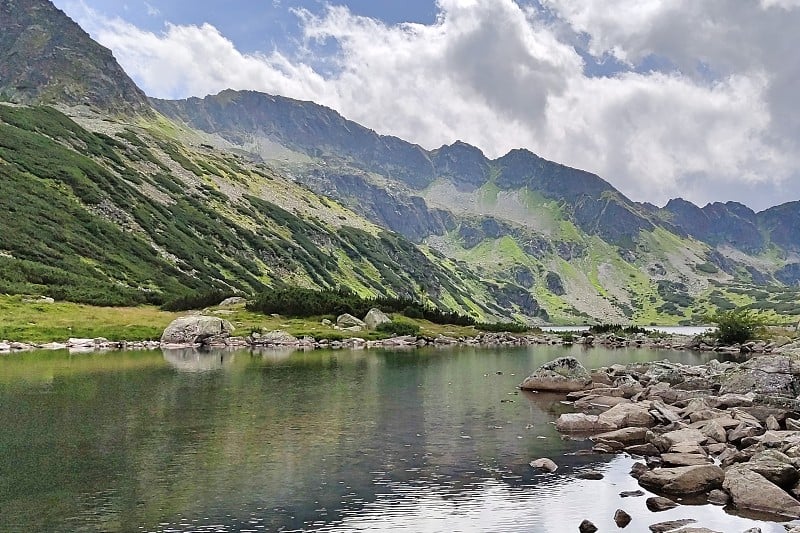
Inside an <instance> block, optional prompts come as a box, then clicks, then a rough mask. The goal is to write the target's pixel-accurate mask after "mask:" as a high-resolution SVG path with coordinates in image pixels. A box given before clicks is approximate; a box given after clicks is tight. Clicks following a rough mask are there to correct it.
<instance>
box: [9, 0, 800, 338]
mask: <svg viewBox="0 0 800 533" xmlns="http://www.w3.org/2000/svg"><path fill="white" fill-rule="evenodd" d="M0 23H1V25H2V26H1V27H2V28H3V32H2V33H1V34H0V40H1V41H0V42H2V45H3V46H2V48H0V50H2V51H0V94H1V95H2V98H1V99H2V100H6V101H7V103H0V228H2V229H3V231H2V232H0V291H3V292H8V293H34V294H46V295H49V296H53V297H56V298H62V299H68V300H73V301H78V302H87V303H102V304H113V305H117V304H133V303H143V302H151V303H160V302H164V301H167V300H169V299H172V298H176V297H180V296H181V295H185V294H189V293H199V292H204V291H208V290H209V289H222V290H235V291H239V292H241V293H244V294H253V293H256V292H258V291H261V290H262V289H264V288H266V287H286V286H303V287H309V288H318V289H325V288H331V289H333V288H338V287H347V288H349V289H351V290H353V291H354V292H356V293H358V294H361V295H364V296H368V295H373V296H401V297H407V298H412V299H418V300H423V301H425V302H426V303H429V304H431V305H434V306H437V307H439V308H442V309H447V310H453V311H457V312H460V313H467V314H471V315H473V316H475V317H477V318H480V319H484V320H491V319H493V318H500V317H502V318H514V319H519V320H526V321H534V322H540V323H541V322H544V321H552V322H556V323H574V322H576V321H616V322H630V321H634V322H637V323H644V324H647V323H656V322H658V323H692V322H700V321H702V320H703V319H704V317H705V316H706V314H707V313H708V312H709V311H710V310H713V309H718V308H722V309H727V308H732V307H735V306H742V305H745V306H750V307H753V308H757V309H761V310H763V311H764V312H766V313H768V314H770V316H772V317H774V318H775V319H776V320H780V319H781V317H782V316H785V315H798V314H800V305H798V304H797V296H798V290H797V284H798V279H800V260H798V248H800V246H799V245H800V242H798V237H797V235H796V232H795V230H794V229H795V228H796V227H798V226H797V222H798V209H799V206H798V205H796V204H785V205H784V206H778V207H776V208H773V209H771V210H767V211H764V212H762V213H754V212H752V211H750V210H749V209H747V208H746V207H745V206H741V205H739V204H730V203H729V204H712V205H711V206H706V207H705V208H698V207H696V206H693V205H692V204H689V203H688V202H683V201H681V200H675V201H673V202H670V204H668V205H667V206H665V207H664V208H661V209H660V208H657V207H655V206H651V205H647V204H639V203H636V202H632V201H631V200H629V199H628V198H626V197H625V196H624V195H623V194H622V193H621V192H620V191H618V190H616V189H615V188H614V187H613V186H612V185H611V184H609V183H608V182H607V181H605V180H603V179H602V178H600V177H599V176H596V175H594V174H591V173H589V172H585V171H582V170H579V169H574V168H570V167H567V166H564V165H560V164H558V163H555V162H551V161H547V160H545V159H543V158H541V157H539V156H537V155H536V154H534V153H532V152H530V151H528V150H523V149H520V150H513V151H511V152H509V153H508V154H506V155H504V156H503V157H500V158H497V159H490V158H487V157H486V156H485V155H484V154H483V153H482V152H481V151H480V150H479V149H478V148H475V147H473V146H470V145H468V144H466V143H463V142H455V143H453V144H451V145H447V146H442V147H440V148H438V149H436V150H426V149H424V148H422V147H420V146H418V145H415V144H413V143H409V142H406V141H404V140H402V139H399V138H396V137H391V136H385V135H380V134H378V133H376V132H374V131H372V130H370V129H368V128H365V127H363V126H361V125H359V124H357V123H355V122H352V121H349V120H347V119H346V118H344V117H342V116H341V115H340V114H338V113H337V112H335V111H333V110H331V109H328V108H325V107H323V106H319V105H317V104H314V103H311V102H301V101H297V100H291V99H288V98H283V97H280V96H271V95H266V94H261V93H256V92H252V91H230V90H229V91H223V92H222V93H220V94H218V95H216V96H208V97H206V98H203V99H199V98H191V99H188V100H182V101H165V100H156V99H150V100H148V99H147V98H146V97H145V96H144V95H143V94H142V92H141V91H140V90H139V89H138V88H137V87H136V86H135V84H134V83H133V82H132V81H131V80H130V78H129V77H128V76H127V75H126V74H125V73H124V71H122V69H120V67H119V65H118V64H117V63H116V61H115V60H114V59H113V56H112V55H111V53H110V52H109V51H108V50H107V49H105V48H103V47H102V46H100V45H98V44H97V43H95V42H93V41H92V40H91V39H90V38H89V36H88V35H86V33H85V32H83V31H82V30H81V29H80V28H79V27H78V26H77V25H76V24H75V23H74V22H72V21H71V20H69V19H68V18H67V17H66V16H65V15H64V14H63V13H62V12H61V11H59V10H57V9H55V8H54V7H53V6H52V4H50V3H49V2H46V1H44V0H14V1H11V0H0ZM46 104H50V105H53V106H55V107H48V106H47V105H46Z"/></svg>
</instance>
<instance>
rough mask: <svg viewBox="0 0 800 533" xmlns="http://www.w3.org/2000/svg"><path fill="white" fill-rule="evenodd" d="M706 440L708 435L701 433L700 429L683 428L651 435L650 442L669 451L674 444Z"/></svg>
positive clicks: (698, 443) (698, 442)
mask: <svg viewBox="0 0 800 533" xmlns="http://www.w3.org/2000/svg"><path fill="white" fill-rule="evenodd" d="M707 440H708V437H706V436H705V435H703V433H702V432H700V430H697V429H694V428H684V429H678V430H675V431H669V432H667V433H664V434H662V435H651V437H650V442H652V443H653V444H655V445H656V447H657V448H658V449H659V450H661V451H662V452H666V451H669V450H670V449H671V448H672V447H673V446H675V445H676V444H681V443H685V442H689V443H692V444H696V445H700V444H703V443H704V442H706V441H707Z"/></svg>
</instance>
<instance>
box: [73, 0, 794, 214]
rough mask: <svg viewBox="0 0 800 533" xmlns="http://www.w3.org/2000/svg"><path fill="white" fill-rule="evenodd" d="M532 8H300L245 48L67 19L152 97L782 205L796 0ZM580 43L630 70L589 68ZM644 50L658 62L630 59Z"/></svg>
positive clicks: (567, 3) (620, 1) (790, 162)
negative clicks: (241, 104)
mask: <svg viewBox="0 0 800 533" xmlns="http://www.w3.org/2000/svg"><path fill="white" fill-rule="evenodd" d="M542 3H543V4H544V5H545V6H546V7H547V8H548V9H549V13H548V14H547V16H544V15H543V14H541V13H539V12H538V11H537V10H536V9H535V8H533V7H530V6H527V7H521V6H520V5H519V4H518V3H516V2H515V1H513V0H438V2H437V5H438V8H439V16H438V18H437V20H436V21H435V22H434V23H433V24H429V25H422V24H400V25H387V24H384V23H383V22H381V21H378V20H374V19H370V18H366V17H360V16H356V15H354V14H353V13H351V12H350V11H349V10H348V9H347V8H345V7H336V6H329V7H327V8H326V9H325V10H323V11H322V12H321V13H316V14H315V13H311V12H309V11H305V10H298V11H296V14H297V16H298V19H299V22H300V24H301V27H302V30H303V41H302V43H301V50H300V51H299V52H298V51H296V50H295V51H287V50H278V49H276V50H271V51H265V52H263V53H260V54H245V53H242V52H241V51H239V50H238V49H237V48H236V46H235V45H234V44H233V43H232V42H231V41H230V40H229V39H228V38H226V37H225V36H223V35H222V34H221V33H220V32H219V31H218V30H217V29H216V28H215V27H213V26H212V25H210V24H204V25H202V26H181V25H175V24H170V25H167V26H166V27H165V28H164V30H163V31H162V32H160V33H152V32H147V31H143V30H142V29H140V28H137V27H135V26H133V25H131V24H129V23H127V22H125V21H122V20H119V19H115V20H109V19H106V18H103V17H101V16H99V15H97V14H96V13H94V12H92V11H91V10H90V9H88V8H86V7H85V6H83V5H82V4H74V5H73V9H72V15H73V16H74V17H76V18H77V19H78V20H79V22H80V23H81V24H82V25H83V26H84V28H86V29H87V31H89V32H90V33H91V34H92V35H93V36H94V37H95V38H97V39H98V40H99V41H100V42H101V43H103V44H104V45H106V46H108V47H109V48H111V49H112V50H113V51H114V54H115V55H116V56H117V58H118V59H119V61H120V63H121V64H122V65H123V67H124V68H125V69H126V70H127V71H128V72H129V73H130V74H131V75H132V77H133V78H134V79H135V80H136V81H137V82H138V83H139V84H140V85H142V87H143V88H144V89H145V91H146V92H147V93H148V94H150V95H153V96H158V97H167V98H179V97H186V96H204V95H206V94H210V93H216V92H218V91H220V90H222V89H225V88H234V89H255V90H262V91H265V92H269V93H275V94H282V95H285V96H289V97H293V98H299V99H308V100H313V101H316V102H318V103H321V104H324V105H328V106H330V107H333V108H335V109H337V110H338V111H340V112H341V113H342V114H344V115H345V116H346V117H348V118H351V119H353V120H356V121H357V122H360V123H362V124H364V125H366V126H368V127H371V128H374V129H375V130H377V131H379V132H381V133H387V134H392V135H397V136H399V137H402V138H405V139H408V140H410V141H413V142H417V143H419V144H421V145H423V146H425V147H426V148H435V147H438V146H440V145H441V144H444V143H450V142H453V141H454V140H456V139H461V140H464V141H466V142H469V143H472V144H474V145H476V146H478V147H480V148H481V149H483V150H484V151H485V152H486V153H487V154H488V155H490V156H495V157H496V156H500V155H502V154H504V153H505V152H507V151H508V150H510V149H512V148H517V147H526V148H529V149H531V150H532V151H534V152H536V153H538V154H539V155H541V156H543V157H546V158H549V159H552V160H555V161H558V162H562V163H565V164H568V165H572V166H576V167H579V168H584V169H587V170H590V171H593V172H596V173H598V174H599V175H601V176H603V177H604V178H606V179H607V180H609V181H610V182H611V183H612V184H613V185H615V186H616V187H617V188H619V189H621V190H622V192H623V193H625V194H627V195H629V196H631V197H632V198H633V199H635V200H641V201H651V202H654V203H663V202H665V201H666V200H667V199H668V198H670V197H674V196H684V197H686V198H688V199H690V200H693V201H695V202H698V203H705V202H706V201H712V200H727V199H733V200H740V201H745V202H746V203H748V204H749V205H751V206H753V207H756V208H762V207H766V206H767V205H771V204H774V203H778V202H779V201H785V200H787V199H796V198H791V197H789V198H787V194H786V192H787V191H792V193H793V191H794V188H796V187H797V185H799V184H800V183H798V181H800V174H798V173H797V171H796V170H795V169H796V168H798V163H799V162H800V161H798V159H799V158H798V156H797V155H795V154H798V153H800V150H798V148H799V146H798V144H800V142H798V141H800V113H798V112H797V111H796V110H795V103H794V101H795V94H796V87H798V86H799V85H798V83H800V54H797V53H796V47H797V45H798V44H800V43H798V39H797V38H796V37H795V33H796V32H794V30H793V28H797V27H800V9H796V8H797V4H798V2H797V1H795V0H746V1H745V0H743V1H742V2H735V3H731V2H727V1H724V0H709V1H708V2H691V1H690V0H671V1H669V2H668V1H666V0H617V1H615V2H610V3H603V4H602V6H601V5H600V4H598V3H597V2H585V1H582V0H543V2H542ZM565 28H566V29H567V31H566V32H565ZM567 34H569V35H567ZM581 39H583V42H585V43H588V44H586V50H585V51H583V52H585V53H588V54H590V55H591V56H594V57H596V58H602V57H607V56H609V55H611V56H613V57H614V58H616V59H617V60H618V61H620V62H621V64H623V65H627V70H624V71H623V72H617V73H615V74H613V75H606V76H602V77H591V76H588V75H587V74H586V72H587V70H588V69H586V68H585V67H586V65H585V64H584V59H583V58H582V56H581V54H579V53H578V51H576V49H575V44H574V43H576V42H580V41H581ZM320 50H324V51H326V53H327V54H329V55H327V56H326V57H324V58H320V57H319V55H318V53H319V51H320ZM331 50H333V51H332V52H331ZM652 57H659V58H663V59H664V60H665V61H663V63H665V64H668V65H670V68H669V70H666V71H665V70H662V71H650V70H648V69H647V68H645V67H646V65H647V64H648V63H647V61H648V59H649V58H652ZM320 65H324V68H321V67H320ZM793 194H794V195H795V196H797V194H796V193H793Z"/></svg>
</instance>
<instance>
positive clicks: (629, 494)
mask: <svg viewBox="0 0 800 533" xmlns="http://www.w3.org/2000/svg"><path fill="white" fill-rule="evenodd" d="M639 496H644V492H643V491H641V490H624V491H622V492H620V493H619V497H620V498H637V497H639Z"/></svg>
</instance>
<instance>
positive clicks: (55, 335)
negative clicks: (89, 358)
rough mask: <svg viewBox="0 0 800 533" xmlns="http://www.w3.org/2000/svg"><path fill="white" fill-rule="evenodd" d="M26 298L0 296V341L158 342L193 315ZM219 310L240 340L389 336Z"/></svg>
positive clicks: (433, 327)
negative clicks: (257, 335)
mask: <svg viewBox="0 0 800 533" xmlns="http://www.w3.org/2000/svg"><path fill="white" fill-rule="evenodd" d="M24 300H25V297H23V296H8V295H0V340H9V341H20V342H35V343H46V342H60V341H65V340H67V339H68V338H70V337H78V338H96V337H105V338H107V339H109V340H112V341H119V340H128V341H135V340H150V339H154V340H157V339H158V338H160V337H161V333H162V332H163V331H164V328H166V327H167V325H169V323H170V322H171V321H172V320H174V319H175V318H177V317H179V316H184V315H187V314H189V313H190V312H188V311H186V312H167V311H161V310H160V309H158V308H157V307H154V306H139V307H96V306H90V305H82V304H74V303H69V302H56V303H52V304H47V303H39V302H35V303H29V302H26V301H24ZM215 311H219V309H218V308H210V309H209V310H207V313H208V314H214V315H215V316H219V317H220V318H223V319H225V320H228V321H230V322H231V323H232V324H233V325H234V327H235V328H236V330H235V331H234V334H235V335H240V336H247V335H248V334H249V333H250V332H251V331H258V330H261V331H272V330H278V329H280V330H285V331H287V332H288V333H290V334H292V335H294V336H296V337H301V336H303V335H310V336H312V337H315V338H326V337H336V336H341V337H342V338H346V337H352V336H356V337H363V338H366V339H373V340H374V339H381V338H385V337H386V336H387V335H385V334H381V333H378V332H367V331H364V332H361V333H351V332H340V331H338V330H334V329H333V328H331V327H330V326H325V325H323V324H322V319H323V317H311V318H286V317H280V316H278V317H274V316H265V315H262V314H259V313H252V312H250V311H247V310H245V309H244V307H241V306H240V307H234V308H230V309H225V310H223V313H222V314H217V313H215ZM402 321H404V322H410V323H413V324H416V325H418V326H419V327H420V334H421V335H427V336H431V337H435V336H436V335H439V334H442V335H448V336H456V337H458V336H474V335H476V334H478V333H479V331H478V330H476V329H475V328H474V327H461V326H453V325H441V324H434V323H432V322H428V321H427V320H412V319H410V318H406V317H403V318H402Z"/></svg>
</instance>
